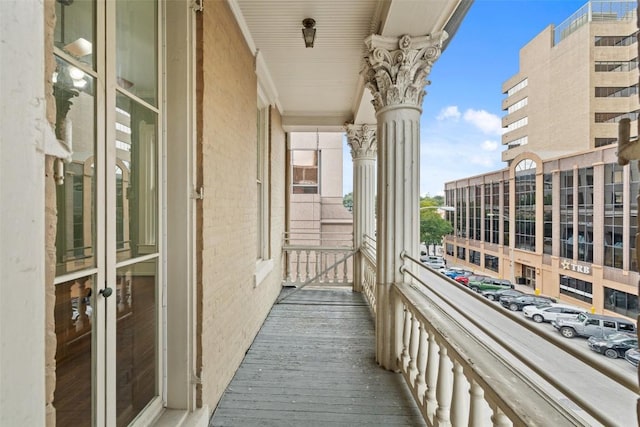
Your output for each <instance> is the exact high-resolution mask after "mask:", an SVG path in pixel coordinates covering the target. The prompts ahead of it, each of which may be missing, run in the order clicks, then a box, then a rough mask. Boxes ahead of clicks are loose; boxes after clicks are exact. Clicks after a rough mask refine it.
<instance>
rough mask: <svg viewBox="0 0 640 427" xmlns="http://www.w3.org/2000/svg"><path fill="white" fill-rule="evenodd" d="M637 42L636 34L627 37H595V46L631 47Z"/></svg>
mask: <svg viewBox="0 0 640 427" xmlns="http://www.w3.org/2000/svg"><path fill="white" fill-rule="evenodd" d="M637 41H638V32H637V31H636V32H635V33H633V34H631V35H628V36H596V37H595V46H613V47H621V46H631V45H632V44H634V43H636V42H637Z"/></svg>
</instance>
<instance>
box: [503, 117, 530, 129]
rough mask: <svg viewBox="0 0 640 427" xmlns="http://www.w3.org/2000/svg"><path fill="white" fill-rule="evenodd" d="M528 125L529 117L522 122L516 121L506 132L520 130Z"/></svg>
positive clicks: (522, 119) (521, 120)
mask: <svg viewBox="0 0 640 427" xmlns="http://www.w3.org/2000/svg"><path fill="white" fill-rule="evenodd" d="M528 124H529V117H523V118H521V119H520V120H516V121H515V122H513V123H511V124H510V125H508V126H507V130H506V131H505V132H511V131H512V130H516V129H519V128H521V127H523V126H526V125H528Z"/></svg>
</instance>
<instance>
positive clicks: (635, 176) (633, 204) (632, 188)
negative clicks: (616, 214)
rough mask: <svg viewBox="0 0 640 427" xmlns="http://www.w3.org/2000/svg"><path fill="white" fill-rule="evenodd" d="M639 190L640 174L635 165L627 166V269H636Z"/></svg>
mask: <svg viewBox="0 0 640 427" xmlns="http://www.w3.org/2000/svg"><path fill="white" fill-rule="evenodd" d="M639 191H640V174H639V173H638V168H637V167H629V235H630V236H631V238H630V239H629V244H628V245H626V246H627V247H628V248H629V254H628V256H629V270H630V271H638V259H637V256H638V254H637V251H636V239H635V235H636V234H637V233H638V194H640V193H638V192H639Z"/></svg>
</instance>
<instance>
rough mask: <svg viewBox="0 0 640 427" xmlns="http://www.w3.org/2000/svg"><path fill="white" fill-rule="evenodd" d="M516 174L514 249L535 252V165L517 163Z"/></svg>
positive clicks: (531, 162)
mask: <svg viewBox="0 0 640 427" xmlns="http://www.w3.org/2000/svg"><path fill="white" fill-rule="evenodd" d="M515 172H516V193H515V202H516V212H515V216H516V221H515V226H516V230H515V232H516V233H515V238H516V241H515V247H516V248H518V249H524V250H527V251H534V252H535V250H536V163H535V162H534V161H533V160H530V159H525V160H523V161H521V162H520V163H518V164H517V165H516V168H515Z"/></svg>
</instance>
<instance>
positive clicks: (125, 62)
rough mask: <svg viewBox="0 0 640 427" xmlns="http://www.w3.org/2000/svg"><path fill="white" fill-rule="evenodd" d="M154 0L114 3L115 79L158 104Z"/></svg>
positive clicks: (155, 11) (156, 33) (156, 20)
mask: <svg viewBox="0 0 640 427" xmlns="http://www.w3.org/2000/svg"><path fill="white" fill-rule="evenodd" d="M157 9H158V8H157V4H156V1H155V0H121V1H118V2H117V4H116V30H115V31H116V81H117V83H118V85H119V86H120V87H121V88H122V89H125V90H127V91H129V92H130V93H133V94H135V95H136V96H138V97H139V98H142V99H144V100H145V101H146V102H148V103H149V104H151V105H154V106H157V105H158V103H157V94H158V92H157V86H158V84H157V83H158V52H157V40H158V18H157Z"/></svg>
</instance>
